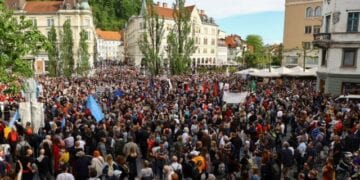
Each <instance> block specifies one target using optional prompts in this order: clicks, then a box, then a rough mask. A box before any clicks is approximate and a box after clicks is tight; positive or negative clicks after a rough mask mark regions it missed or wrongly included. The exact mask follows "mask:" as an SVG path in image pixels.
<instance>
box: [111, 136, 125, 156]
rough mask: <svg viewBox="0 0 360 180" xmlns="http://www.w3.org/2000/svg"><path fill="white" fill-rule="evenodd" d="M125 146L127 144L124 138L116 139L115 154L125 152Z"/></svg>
mask: <svg viewBox="0 0 360 180" xmlns="http://www.w3.org/2000/svg"><path fill="white" fill-rule="evenodd" d="M124 146H125V141H124V140H116V141H115V145H114V153H115V155H121V154H122V153H123V149H124Z"/></svg>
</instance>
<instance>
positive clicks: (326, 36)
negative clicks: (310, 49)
mask: <svg viewBox="0 0 360 180" xmlns="http://www.w3.org/2000/svg"><path fill="white" fill-rule="evenodd" d="M330 40H331V34H330V33H318V34H314V41H330Z"/></svg>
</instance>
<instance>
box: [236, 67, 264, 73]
mask: <svg viewBox="0 0 360 180" xmlns="http://www.w3.org/2000/svg"><path fill="white" fill-rule="evenodd" d="M257 71H259V70H258V69H255V68H249V69H244V70H241V71H238V72H236V73H235V74H250V73H254V72H257Z"/></svg>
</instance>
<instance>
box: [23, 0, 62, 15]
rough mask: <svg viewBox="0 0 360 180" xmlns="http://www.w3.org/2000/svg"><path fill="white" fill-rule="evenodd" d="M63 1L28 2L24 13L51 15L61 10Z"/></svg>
mask: <svg viewBox="0 0 360 180" xmlns="http://www.w3.org/2000/svg"><path fill="white" fill-rule="evenodd" d="M61 4H62V1H29V2H26V4H25V8H24V11H26V12H27V13H51V12H57V11H58V10H59V9H60V6H61Z"/></svg>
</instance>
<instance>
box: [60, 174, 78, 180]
mask: <svg viewBox="0 0 360 180" xmlns="http://www.w3.org/2000/svg"><path fill="white" fill-rule="evenodd" d="M56 180H75V178H74V176H73V175H72V174H70V173H61V174H59V175H58V176H57V177H56Z"/></svg>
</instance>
